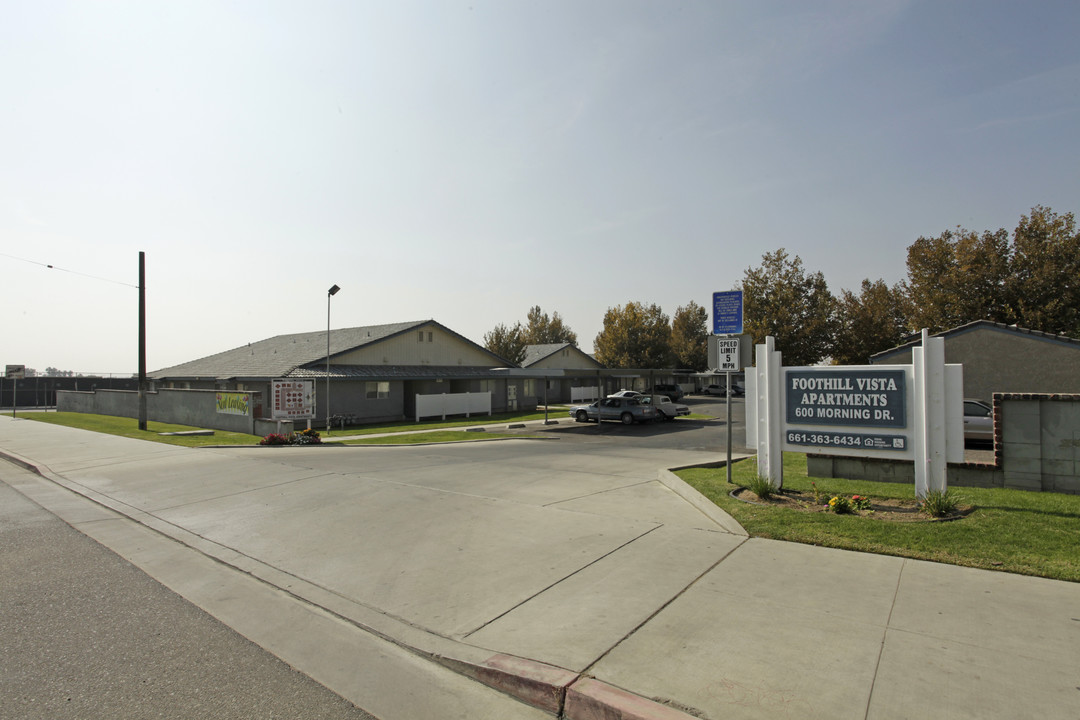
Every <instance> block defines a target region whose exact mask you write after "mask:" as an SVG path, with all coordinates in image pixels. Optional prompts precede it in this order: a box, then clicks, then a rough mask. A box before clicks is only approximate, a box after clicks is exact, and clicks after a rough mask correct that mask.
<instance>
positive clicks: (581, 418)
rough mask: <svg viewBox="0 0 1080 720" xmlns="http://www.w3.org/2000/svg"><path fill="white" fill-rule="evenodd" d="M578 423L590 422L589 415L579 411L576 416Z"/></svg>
mask: <svg viewBox="0 0 1080 720" xmlns="http://www.w3.org/2000/svg"><path fill="white" fill-rule="evenodd" d="M574 420H575V421H576V422H589V413H587V412H585V411H584V410H578V411H577V415H575V416H574Z"/></svg>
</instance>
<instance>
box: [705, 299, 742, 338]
mask: <svg viewBox="0 0 1080 720" xmlns="http://www.w3.org/2000/svg"><path fill="white" fill-rule="evenodd" d="M712 304H713V314H712V326H713V330H712V331H713V335H740V334H742V331H743V328H742V290H731V291H729V292H714V293H713V294H712Z"/></svg>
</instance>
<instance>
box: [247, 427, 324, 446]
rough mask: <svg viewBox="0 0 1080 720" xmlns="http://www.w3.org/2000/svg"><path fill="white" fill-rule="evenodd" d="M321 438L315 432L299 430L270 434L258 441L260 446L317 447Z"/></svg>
mask: <svg viewBox="0 0 1080 720" xmlns="http://www.w3.org/2000/svg"><path fill="white" fill-rule="evenodd" d="M321 443H322V438H321V437H320V436H319V433H318V432H316V431H315V430H311V429H308V430H301V431H300V432H298V433H289V434H288V435H283V434H281V433H270V434H269V435H267V436H266V437H264V438H263V439H262V440H260V441H259V444H260V445H319V444H321Z"/></svg>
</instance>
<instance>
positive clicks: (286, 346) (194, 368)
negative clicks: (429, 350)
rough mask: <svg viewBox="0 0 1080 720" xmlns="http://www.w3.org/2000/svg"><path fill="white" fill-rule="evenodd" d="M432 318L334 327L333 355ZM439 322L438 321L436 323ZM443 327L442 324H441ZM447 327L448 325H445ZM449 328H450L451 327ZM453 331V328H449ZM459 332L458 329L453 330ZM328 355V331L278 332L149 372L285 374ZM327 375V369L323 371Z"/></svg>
mask: <svg viewBox="0 0 1080 720" xmlns="http://www.w3.org/2000/svg"><path fill="white" fill-rule="evenodd" d="M429 322H433V321H432V320H420V321H417V322H406V323H391V324H389V325H369V326H366V327H355V328H342V329H335V330H333V332H331V333H330V355H331V356H333V355H338V354H340V353H343V352H348V351H350V350H355V349H356V348H358V347H362V346H364V345H368V344H370V343H373V342H377V341H379V340H383V339H385V338H388V337H390V336H392V335H397V334H399V333H403V332H407V331H409V330H412V329H415V328H417V327H419V326H421V325H426V324H427V323H429ZM436 324H438V323H436ZM440 327H442V326H441V325H440ZM444 329H445V328H444ZM448 331H449V330H448ZM449 332H452V331H449ZM454 334H456V333H454ZM319 359H323V360H325V359H326V331H325V330H321V331H317V332H308V333H298V334H295V335H278V336H277V337H272V338H269V339H268V340H260V341H259V342H254V343H248V344H247V345H244V346H242V347H238V348H233V349H232V350H226V351H225V352H221V353H218V354H216V355H210V356H208V357H204V358H200V359H198V360H192V361H190V362H186V363H181V364H180V365H174V366H173V367H169V368H164V369H162V370H156V371H154V372H152V373H148V374H149V376H150V377H151V378H196V377H198V378H274V377H286V376H288V375H290V373H291V372H292V371H293V370H295V369H297V368H299V367H300V366H302V365H310V364H311V363H314V362H316V361H318V360H319ZM323 375H325V370H324V372H323Z"/></svg>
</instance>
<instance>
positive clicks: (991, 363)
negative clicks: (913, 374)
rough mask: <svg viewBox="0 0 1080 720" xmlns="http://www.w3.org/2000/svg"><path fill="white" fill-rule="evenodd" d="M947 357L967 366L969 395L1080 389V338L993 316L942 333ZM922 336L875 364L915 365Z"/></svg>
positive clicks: (966, 390) (884, 354)
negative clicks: (996, 319)
mask: <svg viewBox="0 0 1080 720" xmlns="http://www.w3.org/2000/svg"><path fill="white" fill-rule="evenodd" d="M934 337H941V338H944V339H945V362H946V363H960V364H961V365H963V366H964V397H966V398H977V399H980V400H986V401H988V402H989V401H990V400H991V399H992V397H993V394H994V393H1080V340H1077V339H1076V338H1070V337H1067V336H1065V335H1052V334H1050V333H1044V332H1039V331H1038V330H1027V329H1025V328H1020V327H1016V326H1015V325H1003V324H1001V323H994V322H990V321H988V320H979V321H976V322H972V323H968V324H967V325H961V326H960V327H956V328H953V329H951V330H946V331H944V332H941V333H937V334H936V335H935V336H934ZM920 343H921V339H920V338H918V337H916V338H915V339H913V340H912V341H910V342H908V343H905V344H904V345H900V346H898V347H895V348H892V349H891V350H885V351H883V352H879V353H877V354H876V355H873V356H871V358H870V362H871V363H872V364H874V365H894V364H899V365H903V364H910V363H911V350H912V348H915V347H919V345H920Z"/></svg>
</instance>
